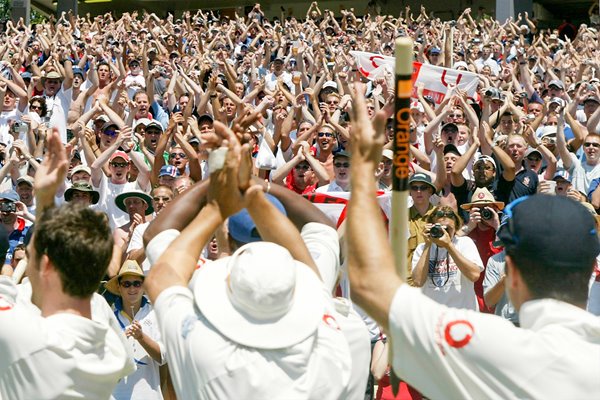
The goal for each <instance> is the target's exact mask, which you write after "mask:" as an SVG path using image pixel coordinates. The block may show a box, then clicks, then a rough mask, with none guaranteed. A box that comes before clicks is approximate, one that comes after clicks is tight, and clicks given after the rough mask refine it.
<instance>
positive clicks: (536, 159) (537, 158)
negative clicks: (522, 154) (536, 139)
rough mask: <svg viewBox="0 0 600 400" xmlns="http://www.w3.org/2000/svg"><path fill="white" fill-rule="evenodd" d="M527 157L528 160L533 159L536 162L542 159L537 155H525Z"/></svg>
mask: <svg viewBox="0 0 600 400" xmlns="http://www.w3.org/2000/svg"><path fill="white" fill-rule="evenodd" d="M527 159H528V160H529V161H535V162H538V161H541V160H542V159H541V158H539V157H527Z"/></svg>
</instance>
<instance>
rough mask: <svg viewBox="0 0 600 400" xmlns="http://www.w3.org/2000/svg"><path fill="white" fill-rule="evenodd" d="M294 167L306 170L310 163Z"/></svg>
mask: <svg viewBox="0 0 600 400" xmlns="http://www.w3.org/2000/svg"><path fill="white" fill-rule="evenodd" d="M294 168H296V169H303V170H305V171H306V170H308V169H309V168H310V165H307V164H298V165H296V166H295V167H294Z"/></svg>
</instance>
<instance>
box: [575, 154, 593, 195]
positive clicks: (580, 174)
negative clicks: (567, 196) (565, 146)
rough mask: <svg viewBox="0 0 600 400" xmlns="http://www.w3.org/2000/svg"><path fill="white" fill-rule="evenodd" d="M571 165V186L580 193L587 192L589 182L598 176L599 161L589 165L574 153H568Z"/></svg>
mask: <svg viewBox="0 0 600 400" xmlns="http://www.w3.org/2000/svg"><path fill="white" fill-rule="evenodd" d="M569 155H570V156H571V160H572V162H573V165H571V169H570V170H569V173H571V174H572V180H571V183H572V184H573V187H574V188H575V189H577V190H579V191H580V192H582V193H587V192H588V189H589V187H590V183H591V182H592V181H593V180H594V179H596V178H600V163H598V164H596V165H589V164H588V163H587V162H585V161H584V162H581V161H580V160H579V159H577V157H576V156H575V154H572V153H570V154H569Z"/></svg>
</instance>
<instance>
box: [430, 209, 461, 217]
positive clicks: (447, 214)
mask: <svg viewBox="0 0 600 400" xmlns="http://www.w3.org/2000/svg"><path fill="white" fill-rule="evenodd" d="M433 215H434V216H435V217H436V218H444V217H447V218H455V217H456V216H455V215H454V213H453V212H452V211H442V210H438V211H436V212H435V213H434V214H433Z"/></svg>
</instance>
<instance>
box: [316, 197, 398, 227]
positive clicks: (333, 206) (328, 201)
mask: <svg viewBox="0 0 600 400" xmlns="http://www.w3.org/2000/svg"><path fill="white" fill-rule="evenodd" d="M304 197H305V198H307V199H308V200H309V201H310V202H311V203H313V204H314V205H315V206H317V208H319V209H320V210H321V211H323V212H324V213H325V215H327V216H328V217H329V218H330V219H331V221H332V222H333V223H334V224H335V226H336V227H338V228H339V226H340V225H341V224H342V222H344V220H345V219H346V210H347V206H348V200H349V199H350V192H327V193H316V192H315V193H311V194H305V195H304ZM391 199H392V196H391V192H384V191H381V190H379V191H377V201H378V202H379V206H380V207H381V211H382V215H383V217H384V220H385V222H386V224H387V221H388V220H389V218H390V214H391Z"/></svg>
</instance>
